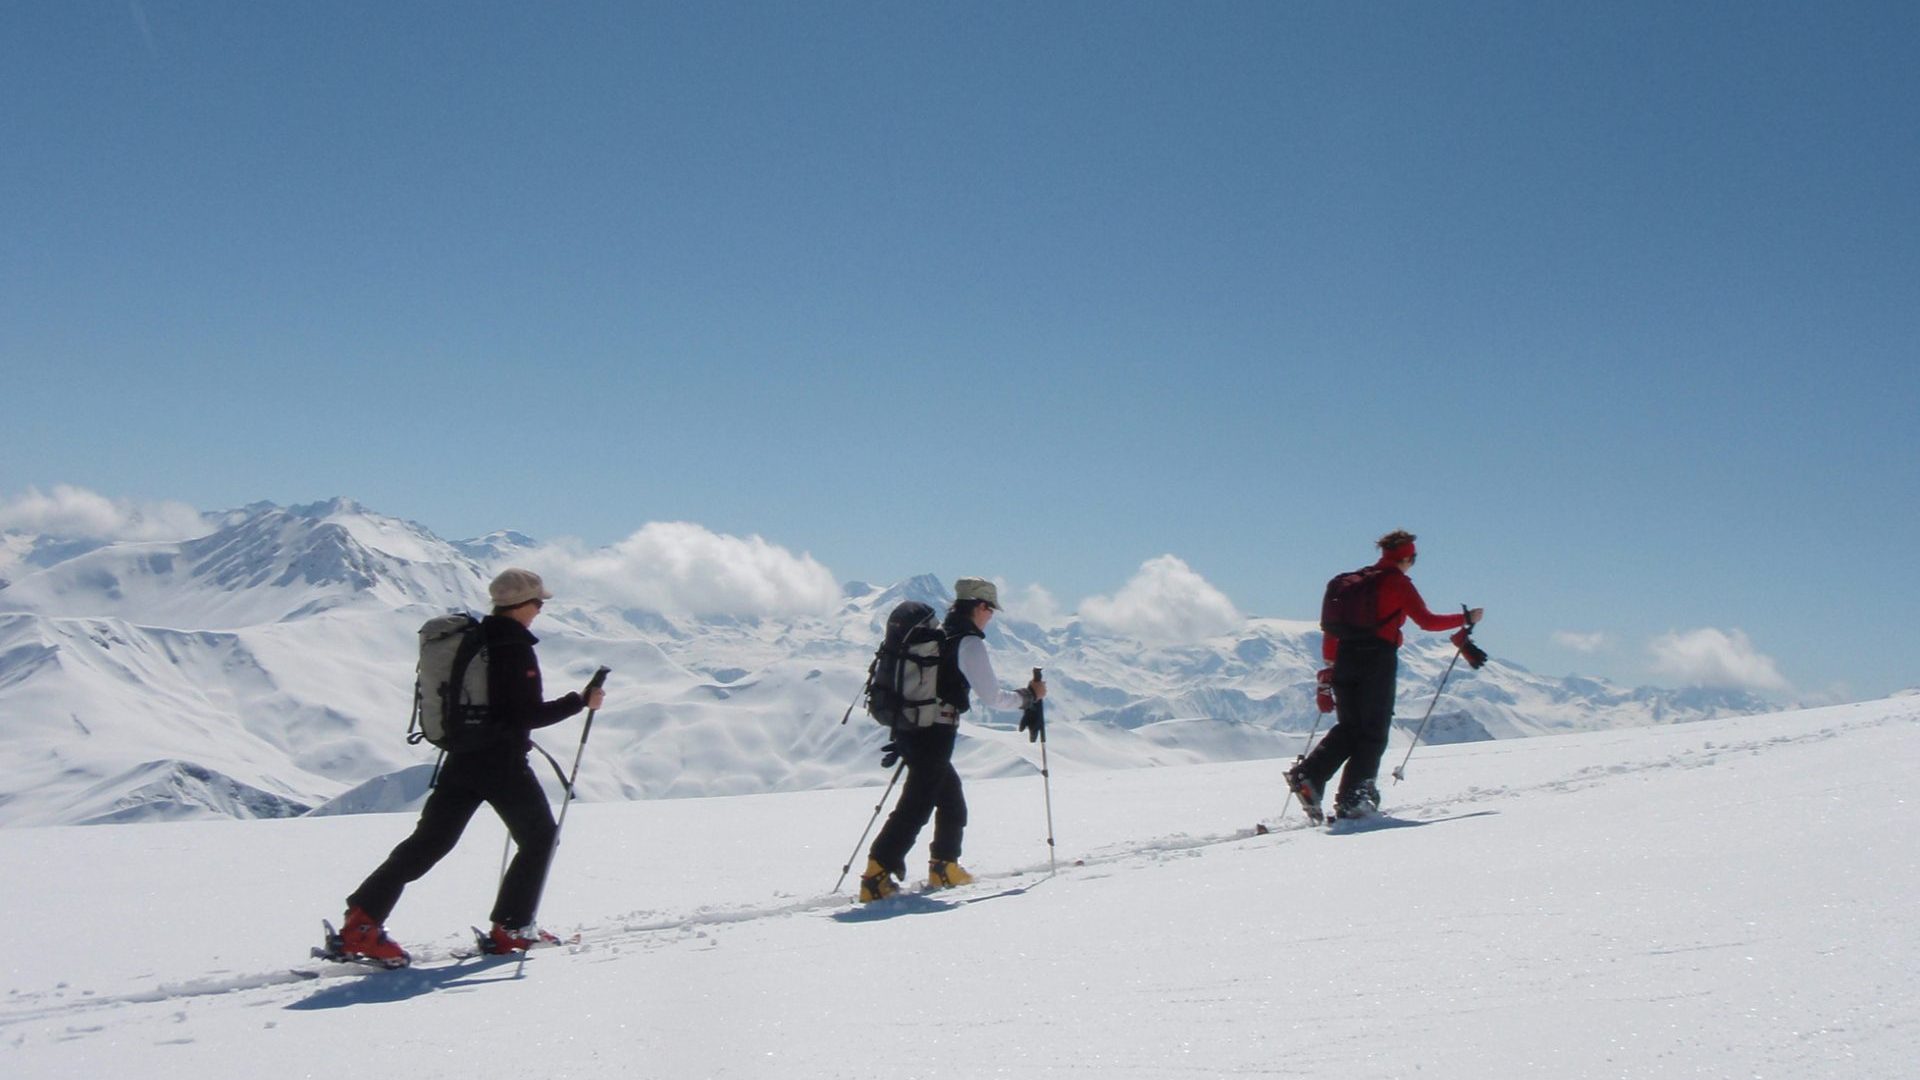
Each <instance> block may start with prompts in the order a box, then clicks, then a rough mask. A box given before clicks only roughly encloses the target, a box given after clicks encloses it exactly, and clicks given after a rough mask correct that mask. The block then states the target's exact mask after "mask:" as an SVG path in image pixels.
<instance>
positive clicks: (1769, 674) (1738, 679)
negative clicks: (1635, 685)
mask: <svg viewBox="0 0 1920 1080" xmlns="http://www.w3.org/2000/svg"><path fill="white" fill-rule="evenodd" d="M1647 648H1648V651H1650V652H1651V653H1652V654H1653V668H1654V670H1655V671H1656V672H1658V673H1659V674H1661V675H1664V676H1667V677H1669V678H1672V679H1676V680H1678V681H1680V682H1683V683H1686V684H1688V685H1690V686H1711V687H1716V688H1720V689H1731V690H1750V691H1755V692H1758V693H1784V692H1786V691H1790V690H1792V689H1793V686H1792V684H1791V683H1788V682H1787V680H1786V678H1785V677H1784V676H1782V675H1781V674H1780V670H1779V668H1778V667H1776V666H1775V665H1774V661H1773V657H1771V656H1768V655H1766V654H1765V653H1762V652H1760V651H1759V650H1757V649H1755V648H1754V647H1753V642H1752V641H1750V640H1748V638H1747V635H1746V633H1745V632H1744V631H1740V630H1716V629H1714V628H1712V627H1704V628H1702V629H1699V630H1685V631H1670V632H1668V633H1665V634H1662V635H1661V636H1659V637H1657V638H1655V639H1653V641H1651V642H1649V643H1648V645H1647Z"/></svg>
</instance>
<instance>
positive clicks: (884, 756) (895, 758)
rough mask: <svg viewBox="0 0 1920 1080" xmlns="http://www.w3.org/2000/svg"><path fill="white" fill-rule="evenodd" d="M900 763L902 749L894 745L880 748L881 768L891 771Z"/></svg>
mask: <svg viewBox="0 0 1920 1080" xmlns="http://www.w3.org/2000/svg"><path fill="white" fill-rule="evenodd" d="M899 762H900V747H898V746H896V745H895V744H893V743H888V744H887V745H885V746H883V747H881V748H880V767H881V768H883V769H891V768H893V767H894V766H895V765H897V764H899Z"/></svg>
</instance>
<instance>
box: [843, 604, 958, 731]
mask: <svg viewBox="0 0 1920 1080" xmlns="http://www.w3.org/2000/svg"><path fill="white" fill-rule="evenodd" d="M944 637H945V635H944V634H943V633H942V632H941V630H940V618H939V616H938V615H936V614H935V613H934V610H933V609H932V608H930V607H928V606H927V605H925V604H923V603H921V602H919V601H918V600H908V601H905V602H903V603H901V604H900V605H899V606H898V607H896V608H894V609H893V611H892V613H891V614H889V615H888V616H887V633H886V637H885V638H884V639H882V641H881V642H880V648H879V651H877V652H875V653H874V654H873V663H871V664H869V665H868V666H867V687H866V691H865V694H866V699H867V715H869V716H871V717H873V719H874V720H875V722H877V723H880V724H882V725H885V726H886V727H889V728H901V727H927V726H929V725H931V724H932V723H933V722H934V721H935V720H936V719H937V718H938V717H939V715H940V695H939V689H938V685H939V677H940V645H941V641H942V639H943V638H944ZM844 722H845V720H844V719H843V720H842V723H844Z"/></svg>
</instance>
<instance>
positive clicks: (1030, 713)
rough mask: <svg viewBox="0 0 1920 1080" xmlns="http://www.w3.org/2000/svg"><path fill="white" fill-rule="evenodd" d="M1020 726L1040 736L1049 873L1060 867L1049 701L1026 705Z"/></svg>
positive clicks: (1037, 676) (1036, 675)
mask: <svg viewBox="0 0 1920 1080" xmlns="http://www.w3.org/2000/svg"><path fill="white" fill-rule="evenodd" d="M1033 681H1034V682H1040V681H1041V679H1040V669H1039V668H1034V669H1033ZM1020 726H1021V727H1023V728H1031V729H1033V730H1034V731H1035V732H1036V733H1037V734H1038V735H1039V736H1040V784H1041V786H1042V788H1043V789H1044V790H1045V791H1046V794H1047V873H1049V874H1051V873H1053V872H1054V871H1056V870H1058V869H1059V868H1060V864H1059V862H1058V861H1057V859H1056V855H1055V845H1054V842H1053V771H1052V770H1051V769H1049V768H1047V703H1046V702H1045V701H1042V700H1040V699H1039V698H1035V699H1033V704H1031V705H1029V706H1027V707H1026V710H1025V712H1024V713H1022V715H1021V717H1020Z"/></svg>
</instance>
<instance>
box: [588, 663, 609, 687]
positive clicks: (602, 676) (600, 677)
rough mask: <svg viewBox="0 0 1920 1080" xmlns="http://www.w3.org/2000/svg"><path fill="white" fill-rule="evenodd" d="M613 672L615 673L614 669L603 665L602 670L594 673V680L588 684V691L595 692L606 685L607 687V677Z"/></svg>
mask: <svg viewBox="0 0 1920 1080" xmlns="http://www.w3.org/2000/svg"><path fill="white" fill-rule="evenodd" d="M612 672H613V669H612V668H610V667H607V666H606V665H604V664H603V665H601V667H600V670H599V671H596V672H594V673H593V678H592V679H591V680H589V681H588V683H587V689H588V691H594V690H598V689H600V688H601V687H602V686H604V685H606V682H607V676H608V675H609V674H611V673H612Z"/></svg>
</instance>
